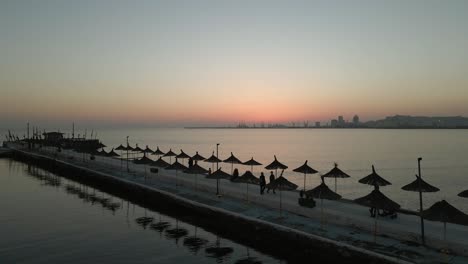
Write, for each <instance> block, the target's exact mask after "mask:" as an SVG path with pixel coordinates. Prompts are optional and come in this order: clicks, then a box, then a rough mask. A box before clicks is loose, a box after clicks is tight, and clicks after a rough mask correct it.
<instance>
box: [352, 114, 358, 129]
mask: <svg viewBox="0 0 468 264" xmlns="http://www.w3.org/2000/svg"><path fill="white" fill-rule="evenodd" d="M353 124H354V125H355V126H357V125H359V116H358V115H354V117H353Z"/></svg>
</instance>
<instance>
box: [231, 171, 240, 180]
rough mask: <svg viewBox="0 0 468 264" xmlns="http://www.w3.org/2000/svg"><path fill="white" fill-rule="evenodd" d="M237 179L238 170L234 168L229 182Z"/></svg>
mask: <svg viewBox="0 0 468 264" xmlns="http://www.w3.org/2000/svg"><path fill="white" fill-rule="evenodd" d="M237 178H239V170H238V169H237V168H235V169H234V172H233V173H232V177H231V181H235V180H236V179H237Z"/></svg>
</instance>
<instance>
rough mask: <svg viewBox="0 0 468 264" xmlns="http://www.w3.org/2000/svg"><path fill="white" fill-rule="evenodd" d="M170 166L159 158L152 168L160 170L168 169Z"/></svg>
mask: <svg viewBox="0 0 468 264" xmlns="http://www.w3.org/2000/svg"><path fill="white" fill-rule="evenodd" d="M169 165H170V164H169V163H168V162H166V161H165V160H163V159H162V158H159V159H157V160H155V161H153V162H151V166H155V167H159V168H167V167H168V166H169Z"/></svg>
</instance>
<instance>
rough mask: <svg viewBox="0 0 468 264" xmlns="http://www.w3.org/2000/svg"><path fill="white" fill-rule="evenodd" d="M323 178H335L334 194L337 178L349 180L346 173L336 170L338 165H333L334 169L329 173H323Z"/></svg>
mask: <svg viewBox="0 0 468 264" xmlns="http://www.w3.org/2000/svg"><path fill="white" fill-rule="evenodd" d="M323 177H326V178H335V192H336V193H338V192H337V187H336V186H337V185H336V179H337V178H349V177H350V176H349V175H348V174H346V173H344V172H343V171H342V170H340V169H338V164H337V163H335V167H334V168H333V169H331V170H330V171H329V172H327V173H325V174H324V175H323Z"/></svg>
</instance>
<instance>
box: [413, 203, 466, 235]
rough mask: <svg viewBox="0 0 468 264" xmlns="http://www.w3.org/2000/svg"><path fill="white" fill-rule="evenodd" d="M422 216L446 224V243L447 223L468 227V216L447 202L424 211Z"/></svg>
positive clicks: (436, 204)
mask: <svg viewBox="0 0 468 264" xmlns="http://www.w3.org/2000/svg"><path fill="white" fill-rule="evenodd" d="M422 214H423V216H424V218H426V219H427V220H431V221H439V222H443V223H444V241H446V233H447V223H453V224H460V225H468V215H466V214H465V213H463V212H462V211H460V210H458V209H457V208H455V207H453V206H452V205H451V204H449V203H448V202H447V201H445V200H442V201H440V202H436V203H435V204H433V205H432V206H431V207H429V209H427V210H424V211H423V213H422Z"/></svg>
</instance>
